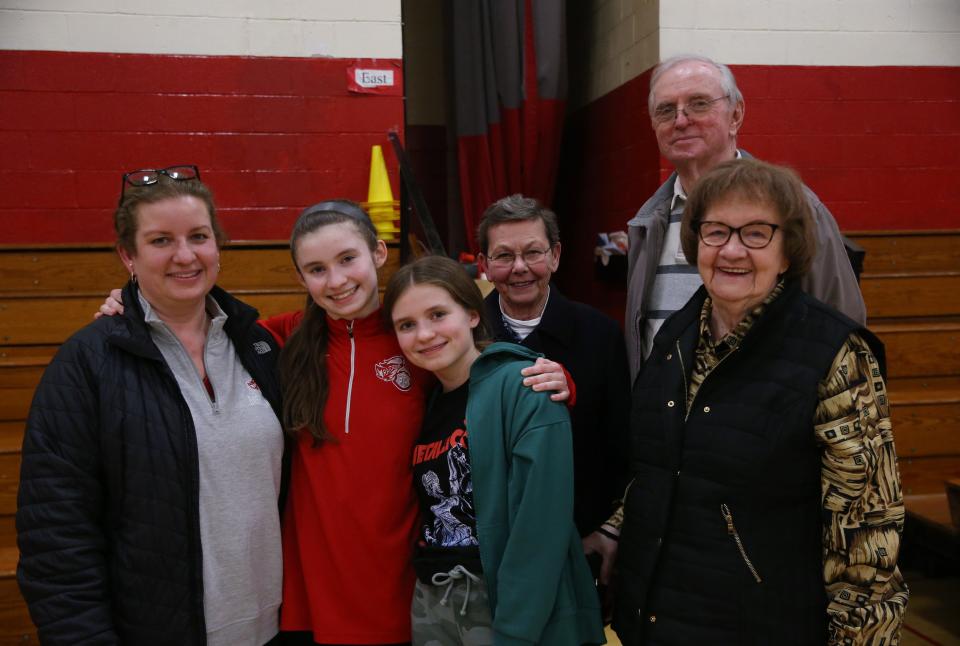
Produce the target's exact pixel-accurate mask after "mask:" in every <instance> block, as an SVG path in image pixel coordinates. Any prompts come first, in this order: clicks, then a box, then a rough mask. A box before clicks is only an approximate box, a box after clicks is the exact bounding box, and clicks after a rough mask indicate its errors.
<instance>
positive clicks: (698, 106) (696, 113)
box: [652, 94, 730, 124]
mask: <svg viewBox="0 0 960 646" xmlns="http://www.w3.org/2000/svg"><path fill="white" fill-rule="evenodd" d="M729 96H730V95H729V94H724V95H723V96H718V97H717V98H715V99H703V98H698V99H690V100H689V101H687V103H686V105H683V106H677V104H676V103H665V104H663V105H658V106H657V107H656V108H655V109H654V111H653V115H652V116H653V120H654V121H656V122H657V123H658V124H663V123H670V122H671V121H673V120H674V119H676V118H677V113H678V112H682V113H683V116H685V117H687V118H688V119H689V118H691V117H702V116H703V115H705V114H706V113H708V112H710V110H711V109H712V108H713V104H714V103H716V102H717V101H720V100H722V99H726V98H728V97H729Z"/></svg>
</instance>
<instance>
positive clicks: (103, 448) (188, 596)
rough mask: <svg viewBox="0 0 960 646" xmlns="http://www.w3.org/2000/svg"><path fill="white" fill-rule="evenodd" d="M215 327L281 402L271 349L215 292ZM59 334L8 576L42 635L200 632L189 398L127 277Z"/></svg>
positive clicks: (191, 635) (190, 635)
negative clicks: (103, 305)
mask: <svg viewBox="0 0 960 646" xmlns="http://www.w3.org/2000/svg"><path fill="white" fill-rule="evenodd" d="M211 295H212V296H213V297H214V298H215V299H216V301H217V302H218V303H219V305H220V307H221V308H222V309H223V311H224V312H225V313H226V314H227V316H228V319H227V322H226V325H225V327H224V329H225V331H226V334H227V335H228V336H229V337H230V339H231V341H232V342H233V344H234V347H235V348H236V351H237V353H238V354H239V357H240V360H241V362H242V363H243V365H244V367H245V368H246V369H247V371H248V372H249V373H250V375H251V376H252V377H253V378H254V379H255V380H256V382H257V384H258V385H259V386H260V389H261V392H262V393H263V395H264V397H266V399H267V400H268V401H269V402H270V404H271V406H272V407H273V409H274V411H275V412H277V414H278V415H279V413H280V390H279V386H278V382H277V375H276V371H275V364H276V359H277V355H278V348H277V346H276V344H275V342H274V340H273V338H272V337H271V336H270V334H269V333H268V332H267V331H266V330H264V329H263V328H261V327H260V326H259V325H257V324H256V319H257V311H256V310H254V309H253V308H251V307H249V306H247V305H245V304H243V303H241V302H240V301H238V300H236V299H234V298H233V297H232V296H230V295H229V294H227V293H226V292H225V291H223V290H221V289H219V288H216V287H215V288H214V289H213V290H212V291H211ZM123 300H124V303H127V307H126V312H125V313H124V315H123V316H115V317H111V318H101V319H99V320H97V321H94V322H93V323H91V324H90V325H88V326H86V327H85V328H83V329H82V330H80V331H79V332H77V333H76V334H74V335H73V336H72V337H70V339H68V340H67V341H66V343H64V344H63V346H62V347H61V348H60V350H59V352H57V355H56V356H55V357H54V359H53V361H52V362H51V363H50V366H49V367H48V368H47V370H46V371H45V372H44V375H43V378H42V379H41V381H40V385H39V386H38V387H37V390H36V393H35V395H34V399H33V404H32V406H31V408H30V415H29V418H28V420H27V426H26V432H25V437H24V442H23V463H22V467H21V470H20V491H19V494H18V498H17V506H18V509H17V541H18V544H19V547H20V563H19V566H18V568H17V579H18V581H19V584H20V589H21V591H22V593H23V596H24V598H25V599H26V600H27V604H28V605H29V608H30V616H31V618H32V619H33V622H34V623H35V624H36V626H37V628H38V630H39V636H40V640H41V642H42V643H44V644H113V643H121V642H122V643H124V644H138V645H143V644H204V643H205V642H206V630H205V625H204V618H203V581H202V567H201V553H200V530H199V511H198V507H199V502H198V487H199V485H198V483H199V472H198V462H197V460H198V458H197V441H196V433H195V429H194V426H193V419H192V417H191V415H190V410H189V408H188V406H187V403H186V401H184V399H183V396H182V395H181V393H180V389H179V388H178V386H177V382H176V379H175V378H174V376H173V374H172V373H171V371H170V369H169V368H168V367H167V364H166V363H165V362H164V360H163V357H162V355H161V354H160V351H159V350H158V349H157V347H156V346H155V345H154V344H153V342H152V341H151V339H150V334H149V331H148V328H147V326H146V323H145V322H144V314H143V311H142V309H141V307H140V304H139V301H138V298H137V295H136V289H135V287H133V286H132V285H130V284H128V285H127V287H126V288H125V289H124V293H123Z"/></svg>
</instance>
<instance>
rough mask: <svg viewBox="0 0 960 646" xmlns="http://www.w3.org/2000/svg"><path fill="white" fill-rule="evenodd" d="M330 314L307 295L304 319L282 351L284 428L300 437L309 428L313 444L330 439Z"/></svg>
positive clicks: (281, 373) (281, 378)
mask: <svg viewBox="0 0 960 646" xmlns="http://www.w3.org/2000/svg"><path fill="white" fill-rule="evenodd" d="M329 337H330V334H329V329H328V328H327V315H326V312H324V311H323V309H322V308H321V307H320V306H319V305H317V304H316V303H315V302H313V299H312V298H310V296H309V295H308V296H307V305H306V307H305V308H304V312H303V320H302V321H301V322H300V325H299V326H298V327H297V329H296V330H294V332H293V334H291V335H290V338H289V339H287V342H286V344H285V345H284V347H283V351H282V352H281V353H280V387H281V388H282V389H283V428H284V430H285V431H286V432H287V433H288V434H289V435H291V436H293V437H296V436H297V435H298V434H299V433H300V431H303V430H306V431H308V432H309V433H310V435H312V436H313V445H314V446H319V445H320V444H322V443H323V442H325V441H327V440H329V439H330V433H329V432H328V431H327V425H326V424H325V423H324V421H323V411H324V408H325V407H326V404H327V398H328V397H329V396H330V381H329V379H328V378H327V343H328V341H329Z"/></svg>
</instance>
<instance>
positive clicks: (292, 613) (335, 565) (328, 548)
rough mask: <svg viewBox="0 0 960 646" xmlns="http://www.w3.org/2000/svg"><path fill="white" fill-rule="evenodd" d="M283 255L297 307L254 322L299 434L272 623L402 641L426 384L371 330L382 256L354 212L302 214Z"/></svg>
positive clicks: (327, 639)
mask: <svg viewBox="0 0 960 646" xmlns="http://www.w3.org/2000/svg"><path fill="white" fill-rule="evenodd" d="M290 246H291V253H292V255H293V260H294V264H295V265H296V268H297V273H298V276H299V279H300V282H301V283H302V284H303V286H304V287H305V288H306V289H307V291H308V292H309V293H310V298H308V300H307V304H306V307H305V309H304V310H303V311H301V312H293V313H289V314H283V315H279V316H275V317H272V318H270V319H267V320H265V321H263V322H262V323H263V325H264V326H265V327H266V328H267V329H268V330H270V331H271V332H272V333H273V334H274V336H275V337H276V338H277V340H278V341H279V342H280V343H281V344H285V348H284V351H283V353H282V355H281V364H280V371H281V383H282V386H283V391H284V406H283V416H284V420H283V421H284V426H285V427H286V428H287V429H288V430H292V431H293V432H294V434H295V440H294V444H295V448H294V451H293V456H292V464H291V473H290V489H289V494H288V497H287V504H286V508H285V510H284V514H283V609H282V612H281V620H280V621H281V624H280V627H281V630H284V631H309V633H310V635H309V639H312V640H313V641H315V642H317V643H330V644H388V643H401V642H409V640H410V599H411V596H412V590H413V584H414V574H413V570H412V568H411V565H410V556H411V549H412V547H411V546H412V545H413V541H414V537H415V535H416V532H415V524H416V518H417V503H416V498H415V496H414V493H413V485H412V481H411V472H410V460H409V456H410V450H411V447H412V446H413V443H414V441H415V440H416V437H417V434H418V433H419V429H420V421H421V417H422V415H423V401H424V392H425V386H426V385H427V383H428V379H429V376H428V375H427V374H426V373H424V372H422V371H420V370H418V369H416V368H413V367H412V366H410V365H409V364H408V363H407V361H406V360H405V359H404V357H403V354H402V353H401V352H400V349H399V347H398V345H397V341H396V337H395V336H394V334H393V331H392V330H390V329H389V328H387V327H385V326H384V325H383V323H382V321H381V317H380V315H379V308H380V300H379V291H378V284H377V269H378V268H380V267H381V266H383V264H384V262H385V261H386V258H387V248H386V245H385V244H384V243H383V241H382V240H378V239H377V234H376V229H375V228H374V227H373V224H372V223H371V222H370V219H369V218H368V217H367V216H366V214H365V213H364V212H363V211H362V210H361V209H360V208H359V206H357V205H355V204H353V203H350V202H345V201H340V200H337V201H333V202H323V203H320V204H317V205H315V206H313V207H311V208H309V209H307V210H306V211H304V212H303V213H302V214H301V215H300V217H299V218H298V220H297V222H296V224H295V225H294V228H293V231H292V233H291V236H290ZM303 637H304V638H305V641H309V639H306V638H307V637H308V636H307V635H304V636H303Z"/></svg>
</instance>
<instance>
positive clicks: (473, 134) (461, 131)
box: [450, 0, 567, 251]
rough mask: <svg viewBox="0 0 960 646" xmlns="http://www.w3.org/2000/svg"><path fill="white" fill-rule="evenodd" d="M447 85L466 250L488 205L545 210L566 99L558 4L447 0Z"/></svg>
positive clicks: (550, 0)
mask: <svg viewBox="0 0 960 646" xmlns="http://www.w3.org/2000/svg"><path fill="white" fill-rule="evenodd" d="M450 15H451V19H452V23H453V25H452V35H453V71H454V74H453V85H454V104H455V108H456V132H457V155H458V161H459V171H460V192H461V198H462V204H463V215H464V225H465V228H466V232H467V238H468V244H469V247H470V249H471V250H474V251H476V250H477V242H476V229H477V223H478V222H479V219H480V216H481V215H482V214H483V211H484V210H485V209H486V208H487V206H489V205H490V203H491V202H493V201H494V200H497V199H499V198H501V197H504V196H505V195H510V194H512V193H523V194H524V195H527V196H529V197H536V198H538V199H539V200H541V201H543V202H544V203H546V204H549V203H550V201H551V199H552V197H553V188H554V182H555V181H556V171H557V163H558V155H559V152H560V138H561V134H562V129H563V114H564V108H565V106H566V95H567V61H566V21H565V2H563V0H454V2H453V6H452V11H451V14H450Z"/></svg>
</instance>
